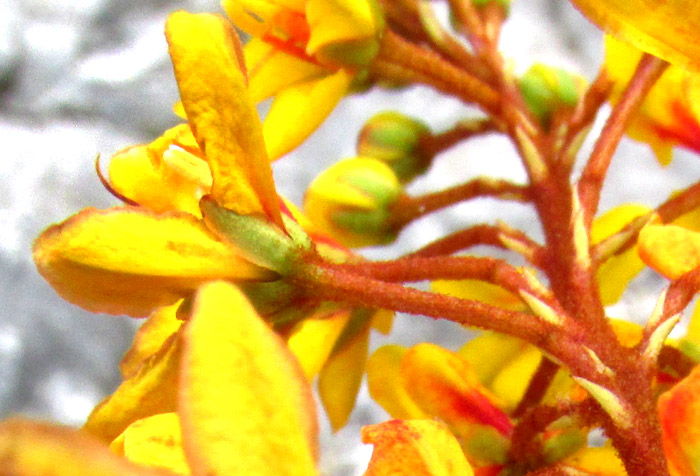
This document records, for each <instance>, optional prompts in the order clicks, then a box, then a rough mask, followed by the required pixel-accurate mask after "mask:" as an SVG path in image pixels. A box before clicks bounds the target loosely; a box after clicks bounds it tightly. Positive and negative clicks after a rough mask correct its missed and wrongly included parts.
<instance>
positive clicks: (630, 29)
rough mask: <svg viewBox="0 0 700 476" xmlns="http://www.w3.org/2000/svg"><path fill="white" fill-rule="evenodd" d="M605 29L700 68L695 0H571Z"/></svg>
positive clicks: (699, 12)
mask: <svg viewBox="0 0 700 476" xmlns="http://www.w3.org/2000/svg"><path fill="white" fill-rule="evenodd" d="M571 1H572V3H573V4H574V5H575V6H576V7H577V8H578V9H579V10H581V12H582V13H583V14H584V15H586V16H587V17H588V18H589V19H590V20H591V21H592V22H594V23H596V24H597V25H598V26H599V27H600V28H602V29H603V30H604V31H605V32H607V33H609V34H611V35H614V36H617V37H618V38H621V39H623V40H625V41H627V42H629V43H631V44H633V45H634V46H636V47H637V48H639V49H640V50H642V51H645V52H647V53H651V54H652V55H654V56H658V57H659V58H662V59H664V60H666V61H668V62H670V63H674V64H678V65H680V66H684V67H691V68H693V69H700V38H698V35H697V32H698V31H700V3H698V2H697V1H695V0H615V1H607V2H601V1H599V0H571Z"/></svg>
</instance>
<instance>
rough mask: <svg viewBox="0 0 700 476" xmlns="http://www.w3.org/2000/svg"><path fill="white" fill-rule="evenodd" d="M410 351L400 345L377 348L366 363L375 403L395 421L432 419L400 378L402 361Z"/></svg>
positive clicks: (371, 393)
mask: <svg viewBox="0 0 700 476" xmlns="http://www.w3.org/2000/svg"><path fill="white" fill-rule="evenodd" d="M407 351H408V349H406V348H405V347H401V346H399V345H385V346H382V347H380V348H379V349H377V350H376V351H375V352H374V353H373V354H372V355H371V357H370V358H369V360H368V361H367V385H368V387H369V393H370V395H371V396H372V398H373V399H374V401H375V402H377V403H378V404H380V405H381V406H382V408H384V410H386V411H387V412H388V413H389V415H391V416H392V417H393V418H400V419H416V418H429V417H430V415H428V414H427V413H426V412H424V411H423V410H421V409H420V407H419V406H418V405H416V403H415V402H414V401H413V400H412V399H411V397H410V395H409V394H408V392H407V391H406V389H405V387H404V385H403V380H402V378H401V360H402V359H403V357H404V355H406V352H407Z"/></svg>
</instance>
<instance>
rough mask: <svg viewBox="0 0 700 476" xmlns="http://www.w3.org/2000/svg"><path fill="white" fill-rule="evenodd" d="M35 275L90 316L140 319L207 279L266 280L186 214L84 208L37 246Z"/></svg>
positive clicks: (49, 231) (264, 274)
mask: <svg viewBox="0 0 700 476" xmlns="http://www.w3.org/2000/svg"><path fill="white" fill-rule="evenodd" d="M33 254H34V261H35V263H36V266H37V269H38V270H39V273H40V274H41V275H42V276H43V277H44V279H46V280H47V281H48V282H49V284H51V286H53V288H54V289H55V290H56V291H57V292H58V293H59V294H60V295H61V296H62V297H63V298H64V299H66V300H68V301H70V302H72V303H74V304H77V305H79V306H81V307H82V308H84V309H87V310H89V311H93V312H106V313H110V314H128V315H130V316H134V317H142V316H147V315H148V314H150V313H151V312H152V311H153V310H154V309H155V308H157V307H160V306H165V305H170V304H172V303H174V302H175V301H177V300H178V299H180V298H181V297H183V296H186V295H188V294H190V293H192V292H193V291H194V290H195V289H196V288H197V287H198V286H199V285H200V284H202V283H204V282H206V281H209V280H212V279H243V280H249V279H254V280H257V279H269V278H270V277H273V276H274V273H272V272H271V271H269V270H266V269H263V268H261V267H259V266H256V265H254V264H252V263H250V262H249V261H247V260H245V259H243V258H242V257H240V256H239V255H238V254H237V253H236V250H235V249H234V248H232V247H230V246H227V245H226V244H224V243H222V242H221V241H219V240H217V239H216V237H214V235H212V233H211V232H210V231H209V230H208V229H207V228H206V227H205V226H204V224H203V223H202V222H201V221H199V220H197V219H196V218H195V217H194V216H192V215H189V214H187V213H176V212H173V213H167V214H157V213H154V212H152V211H149V210H147V209H144V208H140V207H124V208H113V209H109V210H96V209H91V208H89V209H85V210H83V211H82V212H80V213H78V214H77V215H74V216H73V217H71V218H69V219H68V220H66V221H65V222H63V223H61V224H58V225H54V226H51V227H49V228H48V229H47V230H45V231H44V232H43V233H42V234H41V235H40V236H39V237H38V238H37V240H36V241H35V243H34V247H33Z"/></svg>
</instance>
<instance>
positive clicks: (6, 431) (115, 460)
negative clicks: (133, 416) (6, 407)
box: [0, 419, 173, 476]
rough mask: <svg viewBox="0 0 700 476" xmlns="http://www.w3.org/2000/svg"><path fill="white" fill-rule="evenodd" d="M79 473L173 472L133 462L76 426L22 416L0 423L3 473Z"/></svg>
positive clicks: (162, 475)
mask: <svg viewBox="0 0 700 476" xmlns="http://www.w3.org/2000/svg"><path fill="white" fill-rule="evenodd" d="M78 474H85V475H100V476H168V475H172V474H173V473H170V472H169V471H164V470H155V469H150V468H144V467H142V466H138V465H135V464H133V463H130V462H129V461H127V460H125V459H124V458H121V457H119V456H117V455H115V454H114V453H112V452H111V451H109V449H108V448H107V447H106V446H104V445H102V444H100V443H99V442H98V441H97V440H95V439H94V438H91V437H90V436H88V435H86V434H85V433H83V432H80V431H77V430H74V429H72V428H66V427H61V426H58V425H49V424H46V423H36V422H30V421H26V420H19V419H16V420H7V421H5V422H3V423H0V475H2V476H37V475H51V476H75V475H78Z"/></svg>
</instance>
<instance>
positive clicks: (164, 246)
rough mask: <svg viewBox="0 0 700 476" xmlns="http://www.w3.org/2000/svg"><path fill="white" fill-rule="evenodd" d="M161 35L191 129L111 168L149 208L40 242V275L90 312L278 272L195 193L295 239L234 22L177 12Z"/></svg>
mask: <svg viewBox="0 0 700 476" xmlns="http://www.w3.org/2000/svg"><path fill="white" fill-rule="evenodd" d="M166 34H167V37H168V42H169V44H170V54H171V57H172V60H173V64H174V68H175V75H176V79H177V81H178V86H179V88H180V95H181V97H182V101H183V105H184V107H185V110H186V111H187V115H188V119H189V123H190V126H189V128H187V126H181V127H179V128H176V129H174V130H171V131H169V132H168V133H166V135H165V136H164V137H163V138H161V139H160V140H159V141H156V142H155V143H154V144H152V145H150V146H145V147H140V148H134V149H128V150H127V151H125V152H123V153H122V154H118V156H117V160H116V162H115V164H116V165H114V166H113V167H112V170H110V173H111V174H112V177H113V178H114V179H116V180H115V183H116V187H115V188H117V189H118V191H121V192H120V193H123V194H125V195H127V196H130V198H133V199H135V200H137V201H139V202H141V201H143V202H144V205H147V206H150V207H152V209H149V208H147V207H120V208H113V209H109V210H103V211H99V210H94V209H87V210H84V211H82V212H80V213H78V214H77V215H75V216H73V217H71V218H69V219H68V220H66V221H65V222H64V223H62V224H60V225H55V226H53V227H51V228H49V229H48V230H46V231H45V232H44V233H43V234H42V235H41V236H40V237H39V238H38V239H37V241H36V243H35V245H34V259H35V261H36V264H37V267H38V269H39V272H40V273H41V274H42V275H43V276H44V277H45V278H46V279H47V281H49V283H50V284H51V285H52V286H53V287H54V288H55V289H56V290H57V291H58V293H59V294H61V295H62V296H63V297H64V298H65V299H67V300H69V301H71V302H73V303H75V304H78V305H80V306H81V307H83V308H85V309H88V310H91V311H97V312H108V313H112V314H121V313H125V314H129V315H132V316H145V315H148V314H149V313H150V312H152V311H153V310H154V309H155V308H157V307H160V306H164V305H169V304H172V303H173V302H175V301H176V300H178V299H179V298H181V297H185V296H187V295H188V294H191V293H192V292H193V291H194V290H195V289H196V288H197V287H198V286H199V285H201V284H202V283H204V282H206V281H210V280H216V279H228V280H232V281H249V280H253V281H261V280H262V281H267V280H272V279H275V278H276V277H277V276H278V273H277V272H276V271H275V270H273V269H271V267H270V266H269V264H270V263H265V262H262V261H260V259H259V258H261V257H259V256H258V257H256V256H253V254H254V253H251V252H250V250H246V249H245V248H246V247H245V246H244V245H243V244H241V243H237V244H235V245H234V244H232V243H229V242H228V241H227V240H228V239H229V237H225V238H224V239H222V238H221V230H219V229H217V228H216V227H213V226H212V223H211V221H212V217H206V216H205V217H204V220H202V218H201V215H200V214H199V213H198V211H197V210H196V208H195V203H196V200H197V198H198V196H197V191H198V192H199V194H201V193H203V192H209V193H210V194H211V197H212V199H211V200H209V201H208V202H206V203H209V204H212V203H213V204H215V205H216V207H220V208H221V209H225V210H229V211H231V212H232V213H234V214H236V215H240V216H252V217H253V218H254V219H256V220H259V221H260V222H261V223H262V224H263V225H261V226H263V227H264V223H266V222H269V223H270V226H268V227H267V231H266V232H267V233H271V234H272V235H277V238H276V239H277V240H278V241H279V242H281V243H284V242H285V240H286V241H290V240H291V238H289V237H288V236H287V234H286V232H285V225H284V223H283V219H282V214H281V212H280V205H279V198H278V196H277V193H276V191H275V186H274V183H273V180H272V171H271V169H270V165H269V160H268V158H267V154H266V151H265V145H264V142H263V137H262V131H261V127H260V122H259V119H258V116H257V112H256V110H255V107H254V105H253V103H252V101H251V100H250V98H249V96H248V93H247V90H246V82H245V77H244V75H243V73H242V72H241V70H240V69H238V64H239V60H238V58H237V56H236V54H237V53H236V47H235V43H236V41H237V37H236V36H235V32H234V31H233V27H232V26H231V25H230V24H229V23H228V22H227V21H226V20H225V19H223V18H221V17H218V16H215V15H190V14H187V13H184V12H180V13H175V14H173V15H171V17H170V18H169V20H168V23H167V29H166ZM221 84H226V85H227V87H226V88H221V87H220V85H221ZM190 128H191V132H190V131H189V130H188V129H190ZM173 145H176V146H177V147H174V146H173ZM207 172H208V173H207ZM210 181H211V184H210V183H209V182H210ZM171 191H174V193H172V194H171V193H170V192H171ZM209 208H210V210H211V209H212V208H213V207H212V206H210V207H209ZM213 209H214V210H216V208H213ZM183 210H184V211H183ZM159 211H163V212H164V213H156V212H159ZM274 237H275V236H273V238H274ZM265 258H267V257H265ZM272 267H274V266H272Z"/></svg>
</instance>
